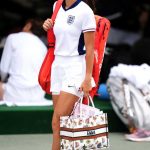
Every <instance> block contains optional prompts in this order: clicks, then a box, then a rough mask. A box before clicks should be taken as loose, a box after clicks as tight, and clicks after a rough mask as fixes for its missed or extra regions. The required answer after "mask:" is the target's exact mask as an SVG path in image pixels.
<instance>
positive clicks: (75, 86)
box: [50, 55, 95, 97]
mask: <svg viewBox="0 0 150 150" xmlns="http://www.w3.org/2000/svg"><path fill="white" fill-rule="evenodd" d="M85 72H86V61H85V55H80V56H71V57H68V56H55V60H54V62H53V64H52V72H51V89H50V91H51V92H52V94H54V95H59V94H60V91H64V92H67V93H71V94H73V95H76V96H78V97H80V95H81V93H80V92H79V87H80V86H81V84H82V82H83V80H84V78H85ZM93 81H94V80H92V83H93V84H92V86H93V87H94V86H95V83H94V82H93Z"/></svg>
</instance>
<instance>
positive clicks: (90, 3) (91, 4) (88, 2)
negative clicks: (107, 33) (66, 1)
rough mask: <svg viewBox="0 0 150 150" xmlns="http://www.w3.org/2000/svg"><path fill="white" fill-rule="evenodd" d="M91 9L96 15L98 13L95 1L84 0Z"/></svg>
mask: <svg viewBox="0 0 150 150" xmlns="http://www.w3.org/2000/svg"><path fill="white" fill-rule="evenodd" d="M83 1H84V2H85V3H86V4H87V5H89V7H90V8H91V9H92V10H93V12H94V13H96V4H95V0H83Z"/></svg>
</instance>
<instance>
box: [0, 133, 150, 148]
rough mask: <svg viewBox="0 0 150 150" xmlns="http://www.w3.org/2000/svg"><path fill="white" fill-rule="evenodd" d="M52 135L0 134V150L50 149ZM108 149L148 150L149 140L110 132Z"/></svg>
mask: <svg viewBox="0 0 150 150" xmlns="http://www.w3.org/2000/svg"><path fill="white" fill-rule="evenodd" d="M51 142H52V135H50V134H34V135H30V134H26V135H0V150H51ZM110 142H111V148H110V150H150V142H139V143H137V142H130V141H125V140H124V136H123V134H122V133H110Z"/></svg>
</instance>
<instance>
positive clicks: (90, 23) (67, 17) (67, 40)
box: [54, 0, 96, 56]
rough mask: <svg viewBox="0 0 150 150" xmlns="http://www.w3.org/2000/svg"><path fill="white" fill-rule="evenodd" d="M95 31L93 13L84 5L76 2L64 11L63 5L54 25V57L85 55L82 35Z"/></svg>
mask: <svg viewBox="0 0 150 150" xmlns="http://www.w3.org/2000/svg"><path fill="white" fill-rule="evenodd" d="M54 7H55V5H54ZM95 29H96V22H95V17H94V13H93V11H92V9H91V8H90V7H89V6H88V5H87V4H86V3H84V2H83V1H81V0H77V1H76V2H75V3H74V4H73V5H72V6H71V7H70V8H68V9H65V4H64V3H63V4H62V6H61V7H60V9H59V12H58V14H57V17H56V20H55V24H54V34H55V37H56V45H55V52H54V53H55V55H59V56H78V55H83V54H85V48H84V35H83V33H84V32H88V31H95Z"/></svg>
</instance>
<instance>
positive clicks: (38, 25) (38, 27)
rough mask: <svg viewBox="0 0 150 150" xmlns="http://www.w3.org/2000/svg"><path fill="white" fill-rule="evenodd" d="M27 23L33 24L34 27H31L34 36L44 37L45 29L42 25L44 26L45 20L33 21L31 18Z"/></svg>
mask: <svg viewBox="0 0 150 150" xmlns="http://www.w3.org/2000/svg"><path fill="white" fill-rule="evenodd" d="M27 23H31V24H32V26H31V29H30V30H31V32H32V33H33V34H35V35H37V36H39V37H40V36H42V35H44V33H45V32H44V30H43V28H42V25H43V20H41V19H33V18H31V19H28V20H27V21H26V24H27Z"/></svg>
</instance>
